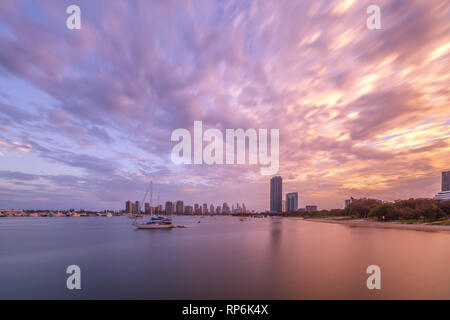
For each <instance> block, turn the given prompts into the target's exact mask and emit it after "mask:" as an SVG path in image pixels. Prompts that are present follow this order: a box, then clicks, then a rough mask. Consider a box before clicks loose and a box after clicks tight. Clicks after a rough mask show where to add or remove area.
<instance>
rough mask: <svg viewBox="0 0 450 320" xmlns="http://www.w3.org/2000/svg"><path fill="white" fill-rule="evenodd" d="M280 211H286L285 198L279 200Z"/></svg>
mask: <svg viewBox="0 0 450 320" xmlns="http://www.w3.org/2000/svg"><path fill="white" fill-rule="evenodd" d="M281 212H286V200H284V199H283V200H281Z"/></svg>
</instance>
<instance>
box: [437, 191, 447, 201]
mask: <svg viewBox="0 0 450 320" xmlns="http://www.w3.org/2000/svg"><path fill="white" fill-rule="evenodd" d="M434 200H450V191H441V192H438V194H437V195H435V196H434Z"/></svg>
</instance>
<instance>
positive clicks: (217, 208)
mask: <svg viewBox="0 0 450 320" xmlns="http://www.w3.org/2000/svg"><path fill="white" fill-rule="evenodd" d="M221 209H222V208H221V207H220V206H217V207H216V213H217V214H221Z"/></svg>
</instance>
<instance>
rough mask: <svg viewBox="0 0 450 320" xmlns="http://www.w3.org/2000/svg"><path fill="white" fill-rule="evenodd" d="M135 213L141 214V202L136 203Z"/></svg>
mask: <svg viewBox="0 0 450 320" xmlns="http://www.w3.org/2000/svg"><path fill="white" fill-rule="evenodd" d="M134 213H135V214H141V202H140V201H139V200H137V201H136V202H135V203H134Z"/></svg>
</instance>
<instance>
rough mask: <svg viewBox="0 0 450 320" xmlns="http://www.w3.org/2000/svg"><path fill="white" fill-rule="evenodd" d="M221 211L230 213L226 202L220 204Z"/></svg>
mask: <svg viewBox="0 0 450 320" xmlns="http://www.w3.org/2000/svg"><path fill="white" fill-rule="evenodd" d="M222 213H225V214H228V213H230V207H229V206H228V203H226V202H224V203H223V205H222Z"/></svg>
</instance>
